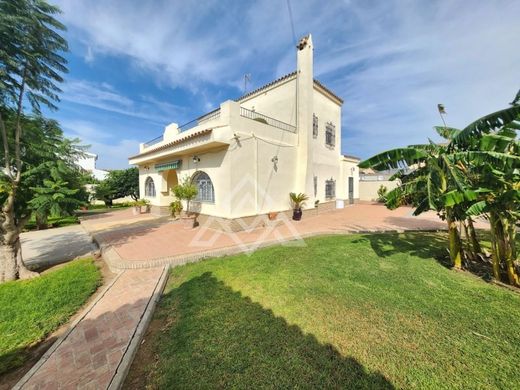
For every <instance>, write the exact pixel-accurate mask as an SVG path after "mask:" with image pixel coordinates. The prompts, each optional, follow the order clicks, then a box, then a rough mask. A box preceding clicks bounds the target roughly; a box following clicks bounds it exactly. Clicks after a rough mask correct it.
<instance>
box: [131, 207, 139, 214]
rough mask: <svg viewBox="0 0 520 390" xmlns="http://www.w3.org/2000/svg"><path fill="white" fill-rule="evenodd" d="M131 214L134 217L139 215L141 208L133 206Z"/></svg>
mask: <svg viewBox="0 0 520 390" xmlns="http://www.w3.org/2000/svg"><path fill="white" fill-rule="evenodd" d="M132 212H133V214H134V215H139V214H141V206H134V207H133V208H132Z"/></svg>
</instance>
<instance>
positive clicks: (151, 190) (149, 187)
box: [144, 176, 155, 198]
mask: <svg viewBox="0 0 520 390" xmlns="http://www.w3.org/2000/svg"><path fill="white" fill-rule="evenodd" d="M144 195H145V196H148V197H152V198H153V197H155V183H154V182H153V179H152V178H151V177H150V176H148V177H147V178H146V180H145V182H144Z"/></svg>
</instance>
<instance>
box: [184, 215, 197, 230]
mask: <svg viewBox="0 0 520 390" xmlns="http://www.w3.org/2000/svg"><path fill="white" fill-rule="evenodd" d="M181 222H182V225H183V226H184V228H185V229H193V228H194V227H195V216H193V215H189V216H188V215H183V216H182V217H181Z"/></svg>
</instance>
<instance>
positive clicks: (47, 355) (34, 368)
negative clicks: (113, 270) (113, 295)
mask: <svg viewBox="0 0 520 390" xmlns="http://www.w3.org/2000/svg"><path fill="white" fill-rule="evenodd" d="M124 272H125V271H124V270H123V271H122V270H119V272H118V274H117V275H116V277H115V278H114V279H112V281H111V282H110V283H109V284H108V285H107V286H105V287H104V288H103V290H101V292H100V293H99V294H98V296H97V297H96V299H94V300H93V301H92V302H90V304H89V305H88V306H87V307H86V308H85V309H84V310H83V312H82V313H81V315H80V316H79V317H78V318H76V319H75V320H74V321H73V322H72V323H71V324H70V325H69V328H68V329H67V331H66V332H65V333H64V334H62V335H61V336H60V337H58V339H57V340H56V341H55V342H54V343H53V344H52V345H51V347H50V348H49V349H48V350H47V351H46V352H45V353H44V354H43V355H42V357H41V358H40V360H38V361H37V362H36V364H35V365H34V366H32V367H31V369H30V370H29V371H27V372H26V373H25V375H24V376H23V377H22V379H20V380H19V381H18V382H17V383H16V385H14V387H13V390H19V389H21V388H22V387H23V386H24V385H25V384H26V383H27V382H28V381H29V380H30V379H31V378H32V376H33V375H34V374H35V373H36V371H38V370H39V369H40V367H41V366H43V365H44V364H45V362H47V360H48V359H49V358H50V357H51V355H52V354H53V353H54V352H55V351H56V350H57V349H58V347H59V346H60V345H61V343H63V342H64V341H65V340H66V339H67V337H68V336H69V335H70V334H71V332H72V331H73V330H74V329H75V328H76V325H78V324H79V323H80V321H81V320H83V318H85V316H86V315H87V314H88V313H89V312H90V311H91V310H92V309H93V308H94V306H96V304H97V303H98V302H99V301H100V300H101V298H103V297H104V296H105V294H106V293H107V292H108V290H110V289H111V288H112V286H113V285H114V284H115V282H116V281H117V280H119V278H120V277H121V275H122V274H123V273H124Z"/></svg>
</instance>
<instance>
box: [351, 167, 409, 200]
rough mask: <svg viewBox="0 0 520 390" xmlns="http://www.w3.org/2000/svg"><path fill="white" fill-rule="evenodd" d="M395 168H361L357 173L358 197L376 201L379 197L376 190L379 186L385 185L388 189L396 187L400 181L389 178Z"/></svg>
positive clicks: (394, 171)
mask: <svg viewBox="0 0 520 390" xmlns="http://www.w3.org/2000/svg"><path fill="white" fill-rule="evenodd" d="M396 172H397V170H388V171H374V170H372V169H363V170H361V172H360V173H359V199H360V200H366V201H376V200H377V199H378V197H379V195H377V191H378V190H379V188H380V187H381V186H384V187H386V189H387V190H388V191H391V190H393V189H394V188H396V187H397V186H398V185H399V183H400V181H399V180H390V178H391V177H392V176H393V175H394V174H395V173H396Z"/></svg>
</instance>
